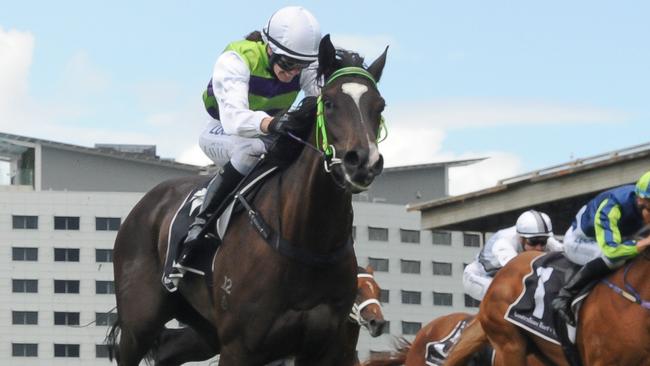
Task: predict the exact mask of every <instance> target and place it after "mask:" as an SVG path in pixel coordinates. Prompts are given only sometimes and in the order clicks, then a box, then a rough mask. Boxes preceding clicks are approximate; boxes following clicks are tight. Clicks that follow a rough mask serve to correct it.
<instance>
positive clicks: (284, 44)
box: [262, 6, 321, 62]
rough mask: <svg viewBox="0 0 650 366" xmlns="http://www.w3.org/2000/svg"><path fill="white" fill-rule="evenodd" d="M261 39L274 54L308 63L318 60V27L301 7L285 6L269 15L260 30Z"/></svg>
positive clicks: (319, 37)
mask: <svg viewBox="0 0 650 366" xmlns="http://www.w3.org/2000/svg"><path fill="white" fill-rule="evenodd" d="M262 39H263V40H264V42H266V43H267V44H268V45H269V46H270V47H271V51H272V52H273V53H275V54H278V55H287V56H289V57H291V58H294V59H297V60H303V61H309V62H313V61H316V60H318V46H319V44H320V39H321V36H320V25H318V21H317V20H316V18H315V17H314V15H313V14H312V13H310V12H309V11H308V10H307V9H305V8H303V7H301V6H287V7H285V8H282V9H280V10H278V11H276V12H275V13H274V14H273V15H271V17H270V18H269V21H268V22H267V24H266V27H264V28H263V29H262Z"/></svg>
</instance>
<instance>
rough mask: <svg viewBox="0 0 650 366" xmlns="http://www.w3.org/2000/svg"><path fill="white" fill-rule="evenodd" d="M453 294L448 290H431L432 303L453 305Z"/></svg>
mask: <svg viewBox="0 0 650 366" xmlns="http://www.w3.org/2000/svg"><path fill="white" fill-rule="evenodd" d="M453 302H454V296H453V294H450V293H448V292H435V291H434V292H433V305H439V306H453Z"/></svg>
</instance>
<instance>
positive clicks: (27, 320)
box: [11, 311, 38, 325]
mask: <svg viewBox="0 0 650 366" xmlns="http://www.w3.org/2000/svg"><path fill="white" fill-rule="evenodd" d="M11 324H16V325H18V324H22V325H36V324H38V311H12V312H11Z"/></svg>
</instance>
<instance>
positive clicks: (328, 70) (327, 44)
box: [318, 34, 336, 79]
mask: <svg viewBox="0 0 650 366" xmlns="http://www.w3.org/2000/svg"><path fill="white" fill-rule="evenodd" d="M335 64H336V49H335V48H334V45H333V44H332V41H331V40H330V35H329V34H326V35H325V37H323V39H321V40H320V45H319V46H318V74H319V75H323V76H325V79H327V78H328V77H329V76H330V75H331V74H332V73H333V72H334V71H335V67H336V65H335Z"/></svg>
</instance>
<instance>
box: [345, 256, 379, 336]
mask: <svg viewBox="0 0 650 366" xmlns="http://www.w3.org/2000/svg"><path fill="white" fill-rule="evenodd" d="M380 293H381V289H380V288H379V285H378V284H377V282H375V278H374V276H373V271H372V267H370V266H368V267H366V268H363V267H359V268H358V273H357V298H356V299H355V300H354V305H353V306H352V313H351V314H350V318H351V319H352V320H353V321H356V322H357V323H358V324H359V325H360V326H363V327H366V328H367V329H368V332H370V335H371V336H373V337H378V336H380V335H381V333H382V330H383V329H384V325H386V321H385V320H384V314H383V313H382V311H381V303H380V302H379V295H380Z"/></svg>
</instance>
